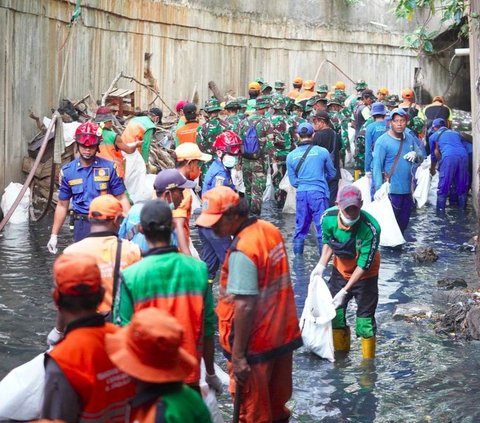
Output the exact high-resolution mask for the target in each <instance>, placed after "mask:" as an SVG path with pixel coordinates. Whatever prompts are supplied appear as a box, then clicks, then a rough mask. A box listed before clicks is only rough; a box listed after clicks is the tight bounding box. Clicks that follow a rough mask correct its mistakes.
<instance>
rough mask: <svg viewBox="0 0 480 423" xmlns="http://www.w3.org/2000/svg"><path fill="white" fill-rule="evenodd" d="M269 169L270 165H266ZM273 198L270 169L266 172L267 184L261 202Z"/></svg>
mask: <svg viewBox="0 0 480 423" xmlns="http://www.w3.org/2000/svg"><path fill="white" fill-rule="evenodd" d="M268 168H269V169H270V166H269V167H268ZM274 199H275V189H274V188H273V183H272V173H271V172H270V170H269V171H268V173H267V185H266V187H265V191H263V202H266V201H270V200H274Z"/></svg>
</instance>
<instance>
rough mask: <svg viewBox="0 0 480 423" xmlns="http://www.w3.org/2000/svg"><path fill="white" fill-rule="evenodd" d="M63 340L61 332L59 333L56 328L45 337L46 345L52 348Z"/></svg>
mask: <svg viewBox="0 0 480 423" xmlns="http://www.w3.org/2000/svg"><path fill="white" fill-rule="evenodd" d="M62 339H63V332H60V331H59V330H58V329H57V328H53V329H52V330H51V331H50V333H49V334H48V336H47V345H48V346H49V347H53V346H54V345H57V344H58V343H59V342H60V341H61V340H62Z"/></svg>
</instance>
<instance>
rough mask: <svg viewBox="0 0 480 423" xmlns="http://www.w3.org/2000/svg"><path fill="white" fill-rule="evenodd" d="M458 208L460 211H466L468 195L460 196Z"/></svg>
mask: <svg viewBox="0 0 480 423" xmlns="http://www.w3.org/2000/svg"><path fill="white" fill-rule="evenodd" d="M458 208H459V209H460V210H465V209H466V208H467V194H462V195H459V196H458Z"/></svg>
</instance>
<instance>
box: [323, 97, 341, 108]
mask: <svg viewBox="0 0 480 423" xmlns="http://www.w3.org/2000/svg"><path fill="white" fill-rule="evenodd" d="M344 101H345V100H344V99H342V98H341V97H332V98H331V99H330V100H328V103H327V106H330V105H332V104H336V105H338V106H343V102H344Z"/></svg>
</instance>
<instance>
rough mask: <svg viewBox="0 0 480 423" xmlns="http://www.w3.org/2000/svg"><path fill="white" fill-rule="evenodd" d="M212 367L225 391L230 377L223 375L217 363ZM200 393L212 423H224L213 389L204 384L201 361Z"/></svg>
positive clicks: (203, 364) (203, 365)
mask: <svg viewBox="0 0 480 423" xmlns="http://www.w3.org/2000/svg"><path fill="white" fill-rule="evenodd" d="M214 366H215V374H216V375H217V376H218V378H219V379H220V380H221V381H222V384H223V385H224V388H225V389H226V388H227V387H228V385H229V383H230V377H229V376H228V374H227V373H225V372H224V371H223V370H222V369H221V367H220V366H219V365H218V364H217V363H214ZM200 391H201V392H202V398H203V402H204V403H205V405H206V406H207V408H208V411H210V415H211V417H212V422H213V423H224V422H225V420H223V417H222V413H221V412H220V409H219V408H218V403H217V397H216V395H215V391H214V390H213V389H210V388H209V386H208V384H207V382H205V362H204V361H203V359H202V362H201V365H200Z"/></svg>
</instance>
